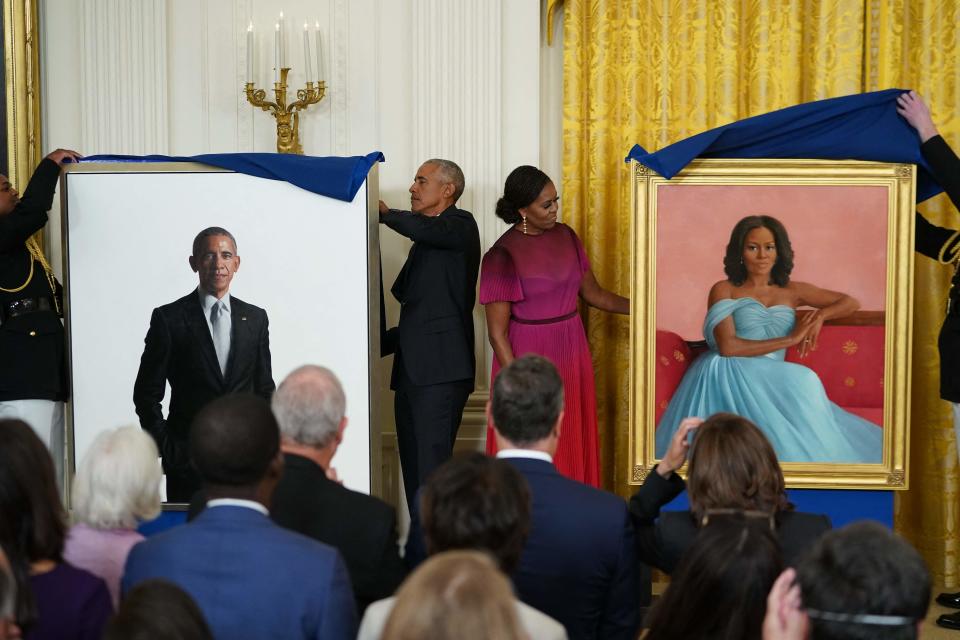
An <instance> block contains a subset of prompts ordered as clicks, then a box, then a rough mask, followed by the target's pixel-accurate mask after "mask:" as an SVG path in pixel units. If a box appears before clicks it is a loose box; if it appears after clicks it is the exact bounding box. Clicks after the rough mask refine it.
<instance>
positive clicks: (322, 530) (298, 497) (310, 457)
mask: <svg viewBox="0 0 960 640" xmlns="http://www.w3.org/2000/svg"><path fill="white" fill-rule="evenodd" d="M271 405H272V407H273V413H274V415H275V416H276V417H277V422H278V423H279V424H280V433H281V436H282V440H281V442H280V449H281V450H282V451H283V460H284V463H283V477H282V478H281V479H280V484H279V485H277V488H276V490H275V491H274V493H273V507H272V509H271V511H270V514H271V516H272V517H273V520H274V521H275V522H276V523H277V524H279V525H281V526H284V527H286V528H288V529H293V530H294V531H298V532H300V533H302V534H304V535H307V536H310V537H311V538H315V539H317V540H319V541H320V542H325V543H327V544H329V545H332V546H334V547H336V548H337V549H339V550H340V553H342V554H343V557H344V559H345V560H346V563H347V569H348V570H349V571H350V579H351V581H352V582H353V591H354V594H355V595H356V599H357V607H358V610H360V611H362V610H363V609H365V608H366V606H367V605H368V604H370V603H371V602H373V601H374V600H379V599H381V598H385V597H387V596H389V595H392V594H393V592H394V591H396V589H397V587H399V586H400V583H401V582H403V579H404V577H405V576H406V568H405V566H404V564H403V561H402V560H401V559H400V549H399V547H398V545H397V515H396V511H394V509H393V507H391V506H390V505H388V504H387V503H385V502H383V501H382V500H379V499H377V498H374V497H373V496H369V495H366V494H363V493H359V492H357V491H351V490H350V489H347V488H346V487H344V486H343V485H342V484H340V483H339V482H336V481H335V480H334V479H331V477H334V478H335V475H334V474H333V473H332V467H331V466H330V465H331V461H332V460H333V457H334V456H335V455H336V453H337V447H339V446H340V443H341V442H342V441H343V435H344V431H345V430H346V428H347V417H346V415H345V414H346V405H347V400H346V396H345V395H344V393H343V387H342V386H341V385H340V380H339V379H338V378H337V376H336V375H334V373H333V372H332V371H330V370H329V369H326V368H324V367H317V366H313V365H307V366H303V367H300V368H299V369H297V370H295V371H294V372H293V373H291V374H290V375H289V376H287V378H286V379H285V380H284V381H283V382H282V383H280V386H279V387H278V388H277V391H276V393H274V394H273V399H272V401H271Z"/></svg>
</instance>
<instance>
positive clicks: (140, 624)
mask: <svg viewBox="0 0 960 640" xmlns="http://www.w3.org/2000/svg"><path fill="white" fill-rule="evenodd" d="M103 640H213V634H211V633H210V627H208V626H207V621H206V620H205V619H204V617H203V612H201V611H200V608H199V607H198V606H197V603H196V602H194V601H193V598H191V597H190V596H189V595H188V594H187V593H186V592H185V591H184V590H183V589H181V588H180V587H178V586H177V585H175V584H173V583H172V582H167V581H166V580H144V581H143V582H141V583H140V584H138V585H137V586H135V587H134V588H133V589H131V590H130V592H129V593H127V595H126V596H125V597H124V598H123V604H121V605H120V609H119V610H118V611H117V615H115V616H113V618H112V619H111V620H110V622H109V623H108V624H107V629H106V631H104V633H103Z"/></svg>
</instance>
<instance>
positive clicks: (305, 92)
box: [246, 67, 327, 155]
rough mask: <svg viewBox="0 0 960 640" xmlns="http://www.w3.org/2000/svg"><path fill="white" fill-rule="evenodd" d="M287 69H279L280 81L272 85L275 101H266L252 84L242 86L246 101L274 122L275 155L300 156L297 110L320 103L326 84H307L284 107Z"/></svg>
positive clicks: (262, 92) (261, 91)
mask: <svg viewBox="0 0 960 640" xmlns="http://www.w3.org/2000/svg"><path fill="white" fill-rule="evenodd" d="M288 73H290V69H289V68H287V67H284V68H282V69H280V82H274V83H273V92H274V95H275V96H276V101H275V102H271V101H269V100H267V92H266V91H265V90H264V89H257V88H256V87H254V83H252V82H248V83H247V84H246V95H247V101H248V102H249V103H250V104H252V105H253V106H255V107H260V108H261V109H263V110H264V111H269V112H270V113H271V114H272V115H273V117H274V118H276V120H277V152H278V153H296V154H300V155H302V154H303V147H302V146H301V145H300V111H302V110H303V109H306V108H307V107H308V106H310V105H311V104H316V103H318V102H320V101H321V100H322V99H323V97H324V95H326V92H327V84H326V83H325V82H318V83H317V86H316V87H314V85H313V82H307V86H306V88H305V89H298V90H297V100H296V101H294V102H293V103H292V104H290V105H289V106H288V105H287V74H288Z"/></svg>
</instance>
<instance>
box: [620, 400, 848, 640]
mask: <svg viewBox="0 0 960 640" xmlns="http://www.w3.org/2000/svg"><path fill="white" fill-rule="evenodd" d="M685 462H686V463H687V464H688V466H687V481H686V482H684V481H683V478H681V477H680V476H679V475H678V474H677V471H678V470H679V469H680V467H682V466H683V464H684V463H685ZM684 490H686V492H687V497H688V498H689V501H690V509H689V511H664V512H661V511H660V509H661V508H663V507H664V506H665V505H667V504H669V503H670V502H671V501H673V499H674V498H676V497H677V496H678V495H680V494H681V493H683V491H684ZM731 514H733V515H737V516H739V517H745V518H750V519H755V520H758V521H760V522H763V523H764V524H765V525H766V526H767V527H768V528H769V529H770V530H771V531H772V532H773V534H774V536H775V537H776V539H777V542H778V544H779V545H780V548H781V551H782V553H783V558H784V560H785V561H786V563H787V564H788V565H792V564H793V563H794V562H796V560H797V558H798V557H800V555H802V554H803V552H804V551H806V549H807V548H809V547H810V545H812V544H813V543H814V541H816V540H817V538H819V537H820V536H821V535H822V534H823V533H824V532H826V531H828V530H829V529H830V519H829V518H827V517H826V516H824V515H819V514H814V513H802V512H799V511H795V510H794V507H793V505H792V504H791V503H790V501H789V500H788V499H787V490H786V484H785V483H784V480H783V471H782V470H781V469H780V464H779V463H778V462H777V454H775V453H774V452H773V447H772V446H770V442H769V441H768V440H767V438H766V437H764V435H763V432H761V431H760V429H759V428H758V427H757V425H755V424H753V423H752V422H750V421H749V420H747V419H746V418H744V417H742V416H738V415H734V414H732V413H717V414H714V415H712V416H710V417H709V418H708V419H707V420H706V421H703V420H700V418H685V419H684V420H683V421H682V422H681V423H680V425H679V428H678V429H677V430H676V433H675V434H674V436H673V439H672V440H671V441H670V448H669V449H668V450H667V452H666V453H665V454H664V456H663V459H662V460H660V462H659V463H658V464H657V466H656V467H654V469H653V472H652V473H650V474H649V475H648V476H647V479H646V480H645V481H644V483H643V486H641V487H640V489H639V490H638V491H637V492H636V493H635V494H634V495H633V497H631V498H630V517H631V519H632V520H633V526H634V529H635V531H636V541H637V555H638V556H639V558H640V560H641V561H642V562H644V563H646V564H648V565H651V566H654V567H657V568H658V569H660V570H661V571H664V572H666V573H670V574H672V573H673V572H674V570H676V568H677V565H678V563H679V562H680V559H681V558H683V557H684V555H685V553H686V552H687V549H689V548H690V547H691V545H693V543H694V541H695V540H697V539H698V537H699V536H700V535H701V529H703V527H704V526H705V525H706V524H707V523H709V522H711V521H712V520H714V519H716V518H717V517H718V516H723V515H731ZM684 637H685V636H684Z"/></svg>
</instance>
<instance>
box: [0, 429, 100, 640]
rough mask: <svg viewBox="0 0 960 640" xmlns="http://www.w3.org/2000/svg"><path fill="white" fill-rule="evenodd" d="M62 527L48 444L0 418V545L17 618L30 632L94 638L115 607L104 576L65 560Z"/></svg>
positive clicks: (41, 637) (62, 638)
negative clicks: (12, 579)
mask: <svg viewBox="0 0 960 640" xmlns="http://www.w3.org/2000/svg"><path fill="white" fill-rule="evenodd" d="M66 532H67V523H66V517H65V514H64V511H63V506H62V505H61V504H60V494H59V491H58V490H57V483H56V479H55V476H54V470H53V460H52V459H51V458H50V454H49V452H48V451H47V447H46V445H45V444H44V443H43V442H42V441H41V440H40V438H39V437H38V436H37V434H36V433H34V431H33V429H31V428H30V427H29V426H27V424H26V423H25V422H22V421H20V420H0V548H2V549H3V550H4V552H5V553H6V554H7V559H8V560H9V562H10V565H11V567H12V568H13V574H14V576H15V577H17V578H18V584H17V606H16V622H17V624H18V625H19V626H20V627H21V628H22V629H23V631H24V637H26V638H29V639H31V640H33V639H36V640H46V639H47V638H49V639H51V640H53V639H56V640H71V639H74V638H76V639H77V640H88V639H89V640H95V639H99V638H100V635H101V633H102V632H103V627H104V625H105V624H106V622H107V619H108V618H109V617H110V615H111V614H112V613H113V607H112V606H111V603H110V592H109V591H108V590H107V585H106V584H104V582H103V580H101V579H100V578H98V577H96V576H94V575H93V574H91V573H89V572H87V571H84V570H83V569H78V568H76V567H74V566H72V565H70V564H69V563H67V562H64V560H63V542H64V538H65V537H66Z"/></svg>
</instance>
